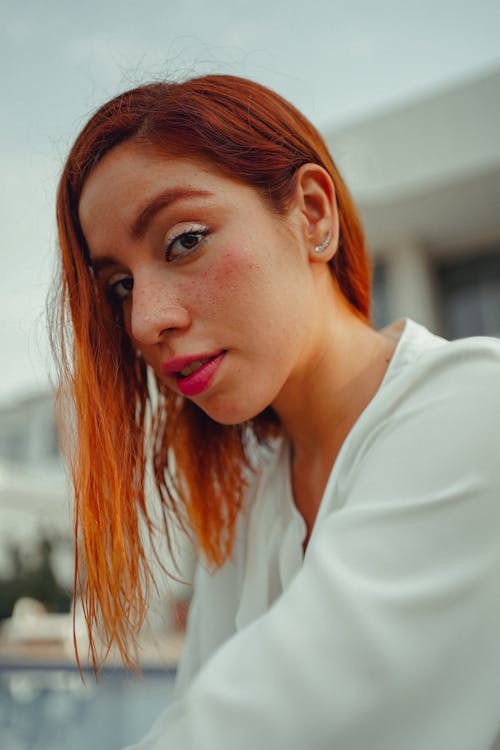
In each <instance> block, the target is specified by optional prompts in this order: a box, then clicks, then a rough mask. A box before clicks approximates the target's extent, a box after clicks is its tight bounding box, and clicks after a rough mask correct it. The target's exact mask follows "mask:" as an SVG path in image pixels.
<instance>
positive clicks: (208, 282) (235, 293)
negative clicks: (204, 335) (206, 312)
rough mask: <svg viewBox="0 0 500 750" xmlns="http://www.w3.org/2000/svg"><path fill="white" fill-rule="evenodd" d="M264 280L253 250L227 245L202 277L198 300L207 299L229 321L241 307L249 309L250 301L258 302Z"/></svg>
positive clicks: (198, 289)
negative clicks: (251, 251)
mask: <svg viewBox="0 0 500 750" xmlns="http://www.w3.org/2000/svg"><path fill="white" fill-rule="evenodd" d="M264 282H265V274H264V273H263V271H262V269H261V267H260V266H259V264H258V263H257V262H256V261H255V260H254V259H253V257H252V255H251V254H250V253H247V252H245V250H244V249H241V248H237V247H228V248H225V249H224V250H223V251H222V252H221V253H220V254H219V255H218V257H217V260H216V261H215V262H214V263H212V264H211V266H210V267H209V268H207V270H206V272H205V273H204V274H203V276H202V277H201V278H200V279H199V282H198V283H197V293H198V295H199V297H198V299H200V300H203V299H204V300H206V302H207V304H209V305H210V306H211V307H213V308H216V309H217V310H218V311H219V313H222V314H223V315H225V316H227V318H228V322H230V320H231V317H230V316H231V315H237V314H238V313H237V311H238V310H239V309H241V310H242V311H243V310H246V311H248V305H249V304H252V303H253V304H254V305H255V304H257V303H258V296H259V294H260V293H261V292H262V286H263V283H264Z"/></svg>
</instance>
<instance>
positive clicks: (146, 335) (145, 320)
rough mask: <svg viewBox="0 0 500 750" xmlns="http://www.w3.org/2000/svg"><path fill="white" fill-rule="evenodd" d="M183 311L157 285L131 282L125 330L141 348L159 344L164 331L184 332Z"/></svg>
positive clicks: (187, 318)
mask: <svg viewBox="0 0 500 750" xmlns="http://www.w3.org/2000/svg"><path fill="white" fill-rule="evenodd" d="M190 322H191V318H190V315H189V312H188V311H187V309H186V308H185V307H184V306H183V305H182V304H181V303H180V301H179V300H178V299H176V298H175V297H174V296H173V295H172V292H171V291H170V293H169V292H168V290H167V289H166V288H165V285H163V284H161V283H159V282H158V281H156V282H155V281H151V280H149V281H141V280H140V279H134V287H133V290H132V307H131V312H130V319H129V326H130V335H131V337H132V338H133V339H134V341H135V342H136V343H137V344H138V345H139V346H140V347H141V346H142V347H144V346H153V345H154V344H158V343H160V342H161V340H162V338H163V334H164V333H166V332H167V331H174V330H182V329H185V328H188V327H189V325H190Z"/></svg>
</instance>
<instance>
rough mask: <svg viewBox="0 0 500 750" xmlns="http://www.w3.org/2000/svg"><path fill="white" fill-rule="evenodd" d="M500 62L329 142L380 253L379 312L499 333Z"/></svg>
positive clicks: (460, 330)
mask: <svg viewBox="0 0 500 750" xmlns="http://www.w3.org/2000/svg"><path fill="white" fill-rule="evenodd" d="M499 134H500V68H497V69H495V70H492V71H490V72H489V73H487V74H484V75H482V76H480V77H476V78H473V79H471V80H467V81H463V82H462V83H460V84H458V85H456V86H453V87H451V88H448V89H445V90H441V91H439V92H436V93H434V94H433V95H431V96H426V97H422V98H419V99H417V100H414V101H410V102H408V103H406V104H404V105H401V106H398V107H395V108H392V109H390V110H388V111H384V112H381V113H378V114H374V115H372V116H370V117H365V118H363V119H362V120H360V121H358V122H356V123H352V124H350V125H348V126H347V127H344V128H340V129H337V130H336V131H334V132H327V133H326V139H327V142H328V144H329V146H330V149H331V152H332V154H333V156H334V158H335V159H336V161H337V163H338V165H339V167H340V169H341V172H342V173H343V174H344V176H345V177H346V180H347V183H348V185H349V186H350V188H351V190H352V192H353V195H354V197H355V199H356V201H357V203H358V206H359V207H360V210H361V215H362V218H363V221H364V225H365V228H366V232H367V236H368V240H369V243H370V246H371V248H372V251H373V256H374V260H375V274H374V302H375V319H376V321H377V322H378V323H380V324H384V323H386V322H388V321H389V320H394V319H396V318H399V317H402V316H408V317H412V318H414V319H415V320H417V321H418V322H421V323H423V324H425V325H427V326H429V327H430V328H431V329H432V330H434V331H435V332H439V333H442V334H444V335H445V336H447V337H449V338H458V337H461V336H467V335H473V334H488V335H491V334H493V335H495V334H499V333H500V136H499Z"/></svg>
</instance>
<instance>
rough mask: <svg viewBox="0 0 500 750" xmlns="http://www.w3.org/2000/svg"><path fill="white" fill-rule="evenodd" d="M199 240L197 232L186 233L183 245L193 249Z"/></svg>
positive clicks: (187, 248)
mask: <svg viewBox="0 0 500 750" xmlns="http://www.w3.org/2000/svg"><path fill="white" fill-rule="evenodd" d="M197 241H198V235H197V234H194V233H192V234H185V235H184V237H183V238H182V245H183V247H185V248H186V250H191V248H193V247H194V246H195V245H196V243H197Z"/></svg>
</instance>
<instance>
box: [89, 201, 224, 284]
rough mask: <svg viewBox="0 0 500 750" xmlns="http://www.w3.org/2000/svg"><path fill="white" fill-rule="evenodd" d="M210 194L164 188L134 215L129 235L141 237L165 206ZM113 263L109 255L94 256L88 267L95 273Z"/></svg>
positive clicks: (134, 237) (114, 261)
mask: <svg viewBox="0 0 500 750" xmlns="http://www.w3.org/2000/svg"><path fill="white" fill-rule="evenodd" d="M211 196H212V193H210V192H209V191H208V190H189V189H186V188H174V189H170V190H164V191H163V192H161V193H159V194H158V195H157V196H156V197H155V198H153V200H151V201H150V202H149V203H148V204H147V205H146V206H145V207H144V208H143V209H142V210H141V211H140V212H139V214H138V215H137V216H136V218H135V219H134V221H133V223H132V226H131V228H130V236H131V237H132V238H133V239H140V238H141V237H143V236H144V233H145V232H146V230H147V228H148V226H149V224H150V223H151V221H152V220H153V218H154V217H155V216H156V214H157V213H158V212H159V211H161V209H162V208H165V206H169V205H171V204H172V203H175V202H176V201H181V200H187V199H189V198H208V197H211ZM113 265H116V260H115V259H114V258H112V257H111V256H106V257H101V258H96V260H92V259H90V267H91V268H92V270H93V271H94V273H95V274H99V273H100V271H102V270H103V268H106V267H107V266H113Z"/></svg>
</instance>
